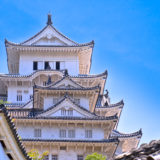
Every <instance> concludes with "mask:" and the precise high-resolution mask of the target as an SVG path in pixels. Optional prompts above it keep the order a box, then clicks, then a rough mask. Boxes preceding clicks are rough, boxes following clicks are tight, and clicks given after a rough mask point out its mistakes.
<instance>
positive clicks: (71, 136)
mask: <svg viewBox="0 0 160 160" xmlns="http://www.w3.org/2000/svg"><path fill="white" fill-rule="evenodd" d="M68 138H75V130H68Z"/></svg>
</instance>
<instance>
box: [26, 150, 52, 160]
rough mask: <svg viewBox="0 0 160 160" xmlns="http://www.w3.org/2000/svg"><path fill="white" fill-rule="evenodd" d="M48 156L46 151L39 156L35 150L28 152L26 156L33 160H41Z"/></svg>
mask: <svg viewBox="0 0 160 160" xmlns="http://www.w3.org/2000/svg"><path fill="white" fill-rule="evenodd" d="M48 154H49V152H48V151H45V152H43V153H42V154H40V153H39V152H38V150H36V149H32V150H31V151H30V152H28V156H29V157H31V158H32V159H33V160H43V159H44V158H45V156H47V155H48Z"/></svg>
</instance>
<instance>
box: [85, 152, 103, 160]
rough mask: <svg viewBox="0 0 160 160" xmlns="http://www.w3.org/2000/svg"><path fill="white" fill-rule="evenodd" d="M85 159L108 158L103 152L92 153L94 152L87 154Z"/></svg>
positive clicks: (97, 159) (101, 159)
mask: <svg viewBox="0 0 160 160" xmlns="http://www.w3.org/2000/svg"><path fill="white" fill-rule="evenodd" d="M85 160H106V157H105V156H103V155H102V154H98V153H92V154H89V155H87V157H86V158H85Z"/></svg>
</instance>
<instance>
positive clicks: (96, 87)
mask: <svg viewBox="0 0 160 160" xmlns="http://www.w3.org/2000/svg"><path fill="white" fill-rule="evenodd" d="M34 88H35V89H42V90H67V91H68V90H77V91H78V90H95V89H99V90H100V86H94V87H86V88H84V87H83V88H69V87H64V88H57V87H56V88H52V87H50V86H48V87H42V86H37V85H35V86H34Z"/></svg>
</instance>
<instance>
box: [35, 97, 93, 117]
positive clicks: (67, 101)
mask: <svg viewBox="0 0 160 160" xmlns="http://www.w3.org/2000/svg"><path fill="white" fill-rule="evenodd" d="M62 109H65V110H66V111H68V110H73V115H72V116H73V117H95V116H96V115H94V114H93V113H91V112H90V111H88V110H87V109H85V108H83V107H81V106H79V105H77V104H76V103H75V102H74V101H73V100H71V98H69V97H66V98H63V99H62V100H61V101H59V102H58V103H57V104H55V105H54V106H52V107H50V108H48V109H47V110H45V111H43V112H41V113H40V114H38V115H37V116H38V117H57V116H63V115H61V110H62ZM64 116H65V115H64ZM66 116H69V115H66Z"/></svg>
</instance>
